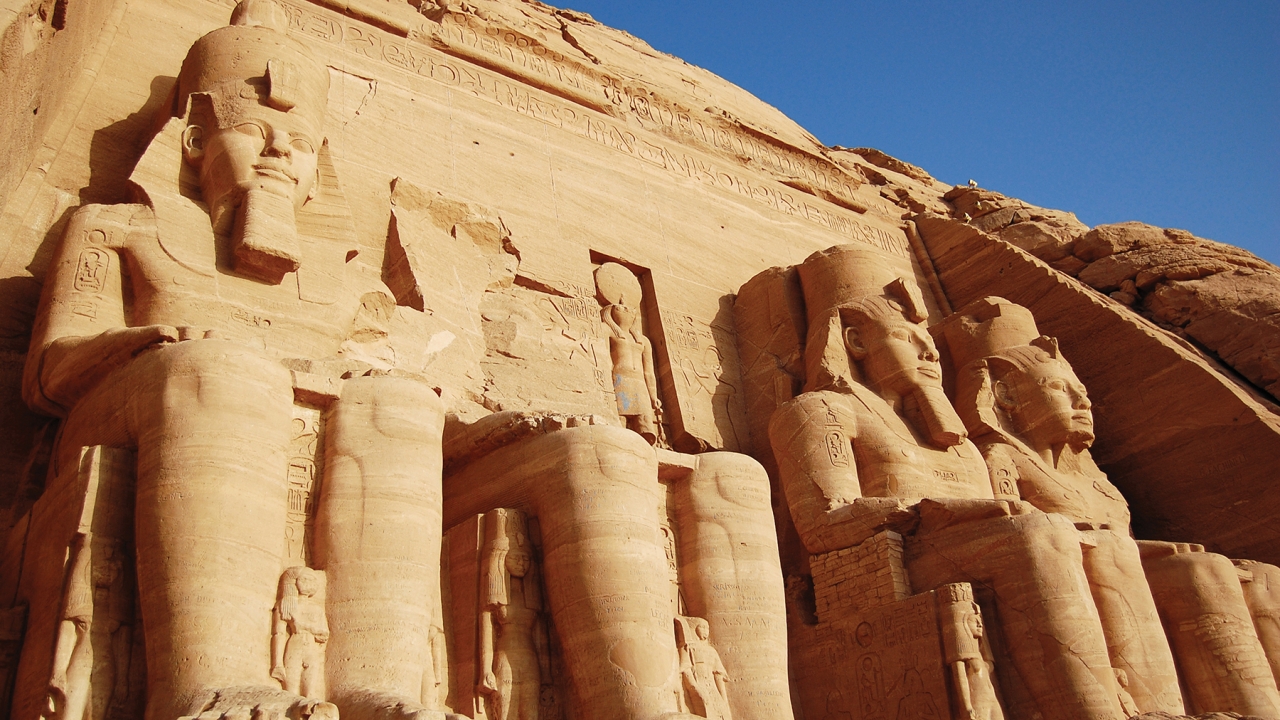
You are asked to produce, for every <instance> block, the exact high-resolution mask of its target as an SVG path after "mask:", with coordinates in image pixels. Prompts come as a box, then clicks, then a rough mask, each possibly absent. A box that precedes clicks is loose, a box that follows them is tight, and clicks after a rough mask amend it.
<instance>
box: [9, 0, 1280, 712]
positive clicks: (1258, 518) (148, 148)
mask: <svg viewBox="0 0 1280 720" xmlns="http://www.w3.org/2000/svg"><path fill="white" fill-rule="evenodd" d="M0 30H2V32H3V35H2V36H0V77H3V83H0V138H3V139H4V140H5V141H6V142H5V143H4V145H5V147H6V150H7V152H6V153H5V154H4V156H3V157H0V248H3V254H2V255H0V328H2V329H3V332H0V393H7V395H6V397H7V400H8V401H7V402H4V403H0V427H3V429H4V438H3V440H0V543H2V544H0V716H4V717H8V718H12V720H179V719H180V718H181V719H183V720H224V719H225V720H260V719H261V720H277V719H279V720H283V719H284V718H288V719H289V720H306V719H307V718H314V719H315V720H338V718H342V719H343V720H459V719H460V718H466V719H468V720H694V719H697V718H703V719H705V720H793V719H794V720H894V719H897V720H915V719H933V718H936V719H937V720H944V719H947V720H952V719H954V720H997V719H1008V720H1034V719H1039V720H1127V719H1129V718H1135V717H1139V716H1143V717H1150V718H1177V717H1187V716H1206V717H1207V716H1209V715H1210V714H1213V713H1236V715H1231V716H1230V717H1255V718H1277V717H1280V690H1278V689H1277V680H1280V620H1277V618H1280V567H1277V566H1276V564H1280V523H1277V522H1276V519H1277V518H1280V489H1277V488H1276V486H1275V482H1274V481H1275V478H1276V477H1277V475H1278V474H1280V406H1278V405H1277V398H1278V395H1277V388H1280V325H1277V324H1276V322H1277V321H1276V320H1275V318H1277V317H1280V269H1277V268H1276V267H1275V266H1272V265H1270V264H1269V263H1267V262H1265V261H1263V260H1260V259H1259V258H1256V257H1254V256H1252V255H1250V254H1249V253H1247V252H1245V251H1243V250H1239V249H1237V248H1232V247H1230V246H1225V245H1221V244H1218V243H1214V242H1212V241H1208V240H1203V239H1201V238H1196V237H1194V236H1192V235H1190V234H1189V233H1186V232H1184V231H1180V230H1171V229H1169V230H1166V229H1161V228H1155V227H1152V226H1148V225H1143V224H1141V223H1121V224H1117V225H1105V226H1099V227H1096V228H1089V227H1088V226H1085V225H1084V224H1082V223H1080V222H1079V220H1078V219H1076V217H1075V216H1074V215H1072V214H1071V213H1069V212H1063V211H1059V210H1052V209H1046V208H1040V207H1035V206H1032V205H1030V204H1027V203H1025V202H1022V201H1019V200H1017V199H1014V198H1009V197H1006V196H1004V195H1001V194H999V193H996V192H993V191H989V190H985V189H983V188H978V187H976V186H972V183H971V185H970V186H957V187H952V186H950V185H947V184H945V183H942V182H939V181H938V180H936V179H934V178H933V177H932V176H930V175H929V174H928V173H927V172H926V171H925V170H923V169H921V168H919V167H916V166H914V165H911V164H908V163H906V162H903V161H901V160H898V159H896V158H892V157H889V156H887V155H885V154H884V153H882V152H880V151H877V150H873V149H870V148H856V149H849V148H842V147H826V146H823V145H822V144H821V143H819V142H818V141H817V140H816V139H815V138H813V136H812V135H810V134H809V133H807V132H806V131H805V130H804V129H803V128H800V127H799V126H797V125H796V124H795V123H794V122H792V121H791V120H789V119H788V118H786V117H785V116H784V115H782V114H781V113H779V112H778V111H777V110H776V109H774V108H772V107H769V106H767V105H765V104H764V103H762V102H761V101H759V100H758V99H756V98H754V97H752V96H751V95H750V94H748V93H747V92H746V91H744V90H742V89H741V88H738V87H736V86H734V85H732V84H730V83H728V82H727V81H725V80H723V79H721V78H719V77H716V76H714V75H712V74H710V73H708V72H706V71H704V70H701V69H699V68H696V67H693V66H690V65H687V64H685V63H683V62H682V61H680V60H679V59H678V58H674V57H671V56H669V55H665V54H663V53H660V52H657V51H655V50H653V49H652V48H650V47H649V46H648V45H646V44H645V43H644V42H643V41H642V40H640V39H637V38H635V37H633V36H631V35H629V34H627V33H625V32H623V31H621V30H615V29H611V28H608V27H605V26H602V25H600V24H599V23H597V22H596V21H594V20H593V19H592V18H591V17H589V16H587V15H584V14H582V13H577V12H574V11H570V10H559V9H555V8H552V7H549V6H546V5H542V4H540V3H530V2H519V1H517V0H473V1H472V2H466V3H463V2H455V1H454V0H240V1H239V2H235V0H183V2H170V1H168V0H0ZM1273 563H1274V564H1273ZM1272 582H1276V583H1277V586H1276V587H1275V588H1272V587H1271V583H1272ZM4 713H7V715H4ZM1213 717H1224V716H1223V715H1213Z"/></svg>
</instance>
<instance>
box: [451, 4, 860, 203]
mask: <svg viewBox="0 0 1280 720" xmlns="http://www.w3.org/2000/svg"><path fill="white" fill-rule="evenodd" d="M433 39H438V40H439V41H441V42H442V43H443V44H446V45H447V46H454V47H458V46H463V47H467V48H470V49H471V50H474V51H476V52H477V53H478V54H480V55H481V56H485V55H487V56H490V57H491V58H493V59H494V60H496V61H497V62H500V63H502V64H503V65H506V66H509V67H510V68H512V69H514V70H516V71H517V72H518V74H519V75H520V76H523V77H524V78H525V79H528V80H531V81H533V82H535V83H539V82H541V83H551V84H552V86H553V87H554V86H555V85H559V86H563V87H566V88H568V89H570V90H571V91H572V92H573V94H574V95H585V96H586V98H587V102H588V104H589V106H592V107H596V109H600V108H599V107H598V106H597V103H598V102H600V101H603V102H606V103H607V104H608V108H607V109H608V110H609V112H608V114H610V115H613V116H615V117H618V116H622V117H625V118H626V119H627V120H629V121H631V122H634V123H636V124H638V125H639V126H640V127H642V128H644V129H646V130H657V131H659V132H660V133H664V134H674V135H676V136H677V137H680V138H682V139H684V140H692V141H694V142H695V143H697V144H700V145H702V146H705V147H708V148H715V149H717V150H721V151H725V152H729V153H732V154H733V155H734V156H735V157H738V158H741V159H742V161H743V162H744V163H745V164H749V165H753V166H756V167H763V168H765V169H766V170H767V171H770V172H773V173H777V174H779V175H781V176H784V177H787V178H801V179H803V180H804V181H806V182H808V183H809V184H811V185H813V186H814V187H817V188H819V189H821V190H825V191H827V192H830V193H832V194H833V195H835V196H837V197H840V198H842V199H844V200H854V201H855V202H856V200H855V196H854V192H853V191H854V188H855V187H857V185H858V184H860V179H858V178H855V177H852V176H850V175H848V174H847V173H845V172H844V171H842V170H840V169H839V168H838V166H836V165H835V164H834V163H831V162H829V161H826V160H825V159H821V158H818V157H815V156H813V155H811V154H809V153H805V152H802V151H800V150H798V149H796V148H793V147H790V146H788V145H785V144H783V143H781V142H780V141H775V142H770V141H769V140H768V138H769V136H768V134H767V133H765V132H763V131H755V132H752V131H750V130H746V129H743V128H741V127H738V126H737V125H735V124H733V121H732V120H730V121H729V122H726V123H722V124H719V125H712V124H710V123H706V122H703V121H702V120H700V119H698V118H696V117H694V116H693V115H692V114H691V113H690V112H689V111H688V110H687V109H686V108H683V107H681V106H680V105H678V104H677V103H675V102H673V101H670V100H668V99H666V98H663V97H661V96H660V95H659V94H658V93H657V92H655V91H654V90H653V89H652V88H649V87H646V86H644V85H643V84H642V83H639V82H636V81H635V80H631V79H628V80H623V79H622V78H619V77H615V76H613V75H610V74H609V73H606V72H602V71H601V70H599V69H598V68H594V67H590V66H587V65H584V64H582V63H579V62H577V61H576V60H574V59H573V58H569V57H566V56H565V55H564V54H562V53H559V52H557V51H555V50H552V49H550V48H548V47H546V46H544V45H543V44H541V43H540V42H538V40H537V39H535V38H531V37H529V36H527V35H524V34H522V33H520V32H518V31H515V30H512V29H509V28H499V27H493V26H490V25H487V24H485V23H484V22H482V21H481V20H479V19H477V18H476V17H474V16H472V15H468V14H462V13H446V14H445V15H444V16H443V17H442V18H441V20H440V29H439V31H438V34H437V38H433ZM517 79H519V78H517Z"/></svg>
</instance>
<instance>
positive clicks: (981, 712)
mask: <svg viewBox="0 0 1280 720" xmlns="http://www.w3.org/2000/svg"><path fill="white" fill-rule="evenodd" d="M938 602H939V604H940V605H941V607H940V608H939V614H940V615H941V616H942V648H943V660H944V661H945V662H946V663H947V664H948V665H949V666H950V667H951V677H952V680H953V681H954V682H955V687H956V690H957V691H958V694H959V698H958V700H959V703H958V704H959V705H960V710H961V714H960V717H961V718H964V720H1004V710H1003V709H1002V708H1001V707H1000V700H999V698H998V697H997V693H996V687H995V665H994V663H992V660H991V650H990V648H989V647H988V646H987V643H986V639H985V635H986V632H985V629H984V628H983V625H982V609H981V608H979V607H978V604H977V603H975V602H974V601H973V590H972V589H971V588H970V587H969V586H968V585H966V584H963V583H960V584H952V585H943V586H942V587H941V588H939V589H938Z"/></svg>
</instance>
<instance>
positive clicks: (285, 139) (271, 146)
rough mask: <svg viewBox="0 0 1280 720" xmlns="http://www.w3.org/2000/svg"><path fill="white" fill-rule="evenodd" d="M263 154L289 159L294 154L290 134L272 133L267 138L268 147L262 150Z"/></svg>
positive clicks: (276, 131) (275, 131) (274, 131)
mask: <svg viewBox="0 0 1280 720" xmlns="http://www.w3.org/2000/svg"><path fill="white" fill-rule="evenodd" d="M262 154H264V155H269V156H271V157H289V155H291V154H292V146H291V145H289V133H285V132H280V131H278V130H273V131H271V133H270V135H269V136H268V137H267V146H266V147H265V148H263V149H262Z"/></svg>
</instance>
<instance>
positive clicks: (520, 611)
mask: <svg viewBox="0 0 1280 720" xmlns="http://www.w3.org/2000/svg"><path fill="white" fill-rule="evenodd" d="M486 520H487V522H486V523H485V532H486V534H487V535H488V538H487V542H486V547H485V553H484V558H485V559H484V562H485V568H484V571H483V573H482V575H481V582H482V583H483V586H484V587H483V589H482V594H481V603H482V604H481V606H480V665H479V666H480V672H481V677H480V687H479V691H480V692H481V693H482V694H484V695H487V696H488V698H489V702H488V706H489V716H490V717H492V718H494V720H538V707H539V705H540V704H541V702H542V697H543V695H544V693H549V692H550V689H551V688H550V685H551V655H550V652H549V650H548V640H547V628H546V625H545V624H544V623H543V622H542V589H541V588H540V587H539V580H538V576H537V573H536V572H535V566H534V561H533V545H532V543H531V542H530V540H529V533H528V527H527V525H526V522H525V518H524V514H523V513H520V512H519V511H516V510H505V509H502V510H494V511H493V512H491V513H489V515H488V517H487V518H486Z"/></svg>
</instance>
